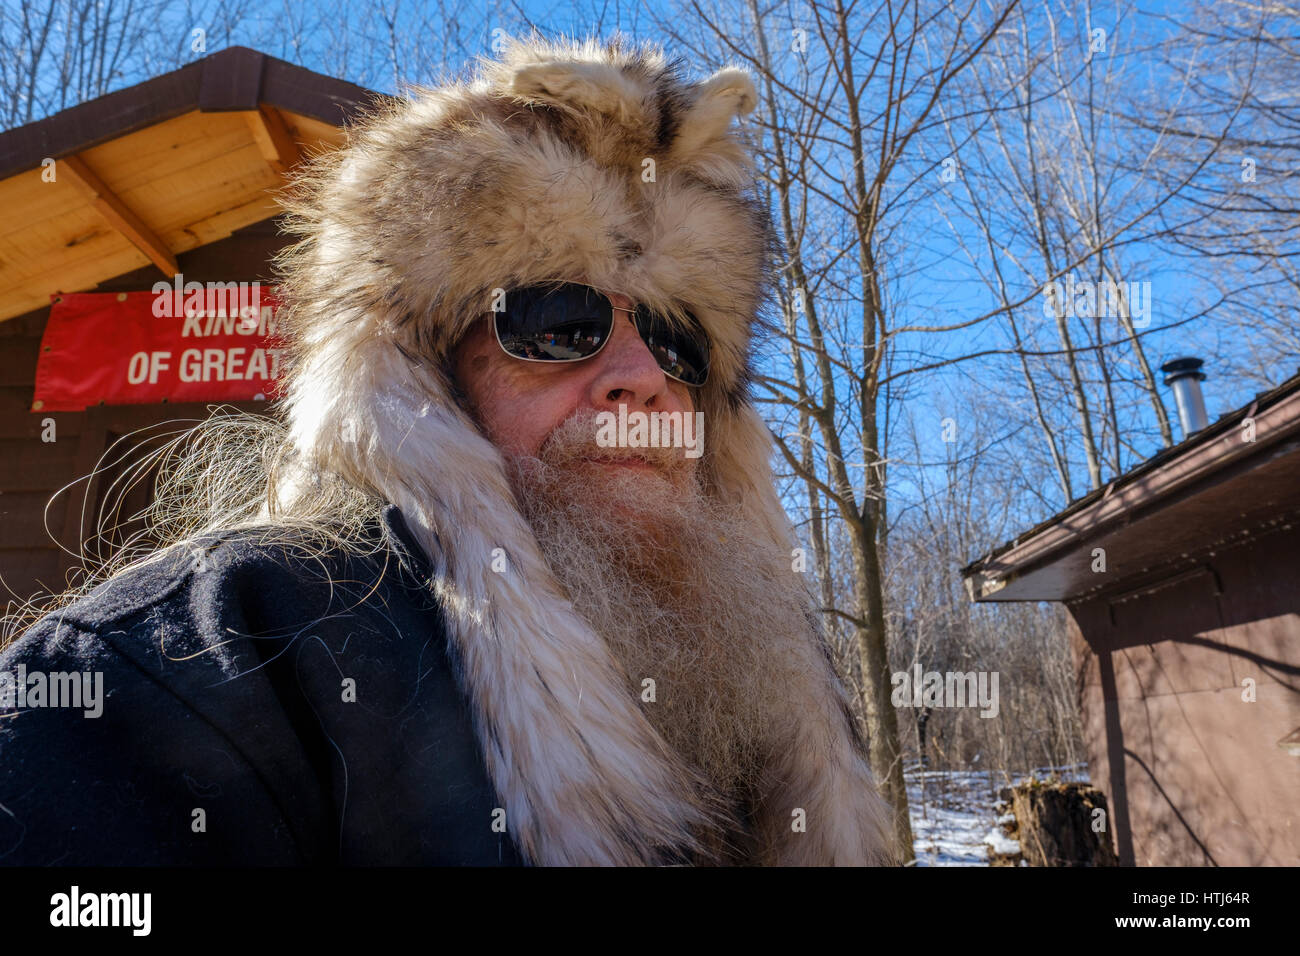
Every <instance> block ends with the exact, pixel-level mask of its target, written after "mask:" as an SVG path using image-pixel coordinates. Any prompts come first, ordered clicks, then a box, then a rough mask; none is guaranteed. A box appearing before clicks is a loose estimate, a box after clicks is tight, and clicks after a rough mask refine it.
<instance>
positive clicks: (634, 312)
mask: <svg viewBox="0 0 1300 956" xmlns="http://www.w3.org/2000/svg"><path fill="white" fill-rule="evenodd" d="M566 286H574V287H576V288H579V289H588V290H590V291H592V292H594V293H596V295H598V296H600V297H601V298H602V299H604V300H605V301H606V302H607V303H609V308H610V320H609V333H608V334H607V335H606V336H605V337H604V338H603V339H602V340H601V343H600V345H598V346H596V350H595V351H594V352H592V353H591V354H590V355H580V356H578V357H577V358H566V359H556V358H547V359H539V358H527V357H525V356H522V355H516V354H515V353H514V352H511V351H510V350H509V349H507V348H506V346H505V343H504V342H502V341H501V330H500V329H498V328H497V316H499V315H501V314H502V313H501V312H496V311H493V312H489V313H488V314H489V315H490V316H491V318H492V337H493V338H495V339H496V341H497V347H498V348H500V349H501V351H502V352H504V353H505V354H506V355H508V356H510V358H512V359H514V360H515V361H517V362H536V363H539V364H541V365H572V364H573V363H575V362H585V361H587V359H592V358H595V357H596V356H597V355H599V354H600V353H601V351H603V350H604V348H605V346H606V345H608V344H609V340H610V339H612V338H613V337H614V323H615V322H617V321H618V320H617V319H616V318H615V317H614V314H613V313H615V312H626V313H627V314H628V315H630V316H631V317H632V327H633V328H634V329H636V333H637V335H638V336H639V337H640V338H641V341H642V342H644V343H645V345H646V347H647V348H649V347H650V343H649V342H646V340H645V335H644V334H643V333H642V331H641V327H640V326H639V325H638V324H637V316H638V312H639V311H640V310H641V309H642V308H643V307H642V306H636V307H634V308H631V309H625V308H623V307H622V306H617V305H615V304H614V300H613V299H611V298H610V297H609V296H607V295H606V294H605V293H604V292H601V291H600V290H599V289H597V288H596V287H595V286H593V285H586V284H585V283H582V282H564V283H561V284H559V285H557V286H555V287H553V288H551V289H549V290H548V292H547V293H546V294H549V293H552V292H558V291H559V290H560V289H562V288H564V287H566ZM546 288H547V286H546V285H544V284H538V285H532V286H520V287H519V288H516V289H511V290H509V291H507V292H506V295H507V296H509V295H511V294H512V293H519V292H523V291H526V290H529V289H546ZM646 311H647V313H648V312H649V310H646ZM687 315H690V313H689V312H688V313H687ZM691 319H692V321H696V322H697V324H698V321H697V320H696V319H695V316H693V315H691ZM700 334H701V335H702V336H704V344H705V347H706V348H708V349H710V350H711V343H710V342H709V340H708V336H707V334H705V332H704V330H703V329H700ZM711 358H712V356H710V355H706V356H705V357H704V369H703V378H702V379H701V381H700V382H699V383H695V382H688V381H686V380H685V379H682V378H678V377H677V376H676V375H674V374H673V373H672V372H670V371H668V370H667V369H666V368H664V367H663V366H662V365H659V370H660V371H661V372H663V373H664V374H665V375H666V376H668V377H669V378H671V379H672V380H673V381H674V382H681V384H683V385H685V386H686V387H687V388H703V387H704V386H705V385H706V384H707V383H708V381H709V369H710V367H711V366H712V364H713V363H712V361H711ZM655 364H656V365H658V364H659V363H658V362H656V363H655Z"/></svg>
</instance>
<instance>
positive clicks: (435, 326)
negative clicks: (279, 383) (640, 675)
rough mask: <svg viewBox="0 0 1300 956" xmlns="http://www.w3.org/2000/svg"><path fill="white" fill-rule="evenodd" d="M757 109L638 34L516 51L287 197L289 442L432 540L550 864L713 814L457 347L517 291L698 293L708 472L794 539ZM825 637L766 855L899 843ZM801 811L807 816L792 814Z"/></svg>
mask: <svg viewBox="0 0 1300 956" xmlns="http://www.w3.org/2000/svg"><path fill="white" fill-rule="evenodd" d="M756 101H757V97H756V93H755V90H754V85H753V83H752V81H751V80H750V79H749V77H748V76H747V75H746V74H745V73H744V72H742V71H740V70H737V69H724V70H721V71H719V72H717V73H715V74H714V75H713V76H711V77H709V78H708V79H707V80H704V81H702V82H689V81H687V80H686V79H684V78H683V77H682V75H681V74H680V71H679V70H678V69H677V68H676V67H674V66H673V65H670V64H669V63H667V62H666V61H665V59H664V58H663V56H662V55H661V54H660V53H658V52H656V51H654V50H650V49H646V48H634V47H631V46H629V45H627V44H624V43H622V42H614V43H610V44H599V43H596V42H593V41H588V42H586V43H583V44H577V43H549V42H544V41H541V40H537V39H531V40H527V41H520V42H515V43H513V44H512V45H511V46H510V47H509V48H508V49H507V51H506V52H505V54H504V56H503V58H502V59H501V60H499V61H497V60H491V61H485V62H483V63H481V68H480V70H479V73H478V75H477V76H476V77H475V78H474V79H472V80H471V81H468V82H461V83H455V84H451V85H448V86H444V87H441V88H437V89H427V90H419V91H416V92H415V95H414V96H413V97H412V98H410V99H402V100H397V101H392V102H390V103H388V104H386V105H385V106H383V107H382V108H381V109H380V110H379V111H377V112H376V113H375V115H373V116H372V117H370V118H369V119H368V120H367V121H366V122H365V123H363V124H362V126H361V127H360V128H358V129H355V130H353V131H352V132H351V134H350V137H349V142H348V144H347V145H346V146H345V147H344V148H343V149H341V150H339V151H337V152H336V153H333V154H330V155H328V156H325V157H321V158H320V159H319V160H318V161H317V162H316V163H314V164H313V166H312V169H311V170H310V171H309V172H308V173H307V174H306V175H305V177H304V178H303V179H302V180H301V181H300V182H299V183H298V184H297V186H296V187H295V188H294V189H293V191H292V193H291V195H290V197H289V199H288V202H287V205H288V207H289V209H290V211H291V218H290V223H291V229H293V230H294V231H295V232H296V233H297V234H298V235H299V236H300V241H299V242H298V243H297V244H296V245H294V246H293V247H292V248H291V249H289V250H288V251H287V252H286V253H285V254H284V256H283V258H282V261H281V264H280V265H281V273H282V281H281V287H280V288H281V295H282V296H283V298H284V300H285V302H286V305H287V309H286V311H285V315H284V321H283V328H284V329H285V330H286V331H285V337H286V340H287V342H288V345H289V349H290V355H291V359H292V361H291V363H290V371H289V374H288V376H287V378H286V381H285V386H284V387H285V407H286V410H287V414H288V422H289V428H290V435H291V440H292V444H293V446H294V448H295V449H296V450H297V452H298V453H299V454H300V455H302V456H303V457H304V460H305V461H307V462H309V463H310V467H311V468H313V469H322V470H325V471H328V472H332V473H335V474H338V475H341V476H342V477H343V478H344V479H345V480H347V481H349V482H351V483H353V484H355V485H357V486H359V487H361V488H364V489H366V490H368V491H371V492H373V493H374V494H375V495H377V496H379V497H382V498H383V499H384V500H387V501H390V502H392V503H394V504H396V505H397V506H398V507H399V508H400V509H401V511H402V513H403V515H404V516H405V517H406V521H407V524H408V525H409V526H410V528H411V531H412V533H413V534H414V535H415V536H416V537H417V538H418V539H419V540H420V541H421V543H422V545H423V546H424V548H425V550H426V551H427V552H428V553H429V555H430V556H431V558H432V561H433V565H434V568H435V571H434V574H433V576H432V579H431V581H430V582H429V584H430V587H431V588H433V590H434V591H435V592H436V594H437V595H438V597H439V599H440V601H441V603H442V605H443V607H444V611H445V615H446V619H447V624H448V629H449V634H450V643H451V651H452V655H453V658H454V659H455V662H456V665H457V670H458V674H459V676H460V679H461V681H462V683H463V685H464V686H465V689H466V691H467V693H468V695H469V697H470V699H471V701H472V704H473V708H474V720H475V726H476V728H477V731H478V736H479V740H480V741H481V744H482V747H483V754H484V758H485V761H486V765H487V768H488V772H489V774H490V775H491V778H492V780H493V782H494V784H495V787H496V790H497V793H498V795H499V796H500V798H501V800H502V802H503V804H504V806H505V810H506V820H507V826H508V827H509V829H510V831H511V833H512V835H513V836H514V838H515V841H516V843H517V844H518V846H519V847H520V848H521V850H522V851H523V852H524V853H525V855H526V856H527V858H528V859H529V860H530V861H532V862H534V863H539V864H634V863H656V862H663V861H665V860H671V859H675V858H679V857H678V856H677V855H676V851H679V850H681V849H682V848H687V849H689V848H691V847H692V846H693V845H694V844H693V842H692V833H693V832H694V831H696V830H697V829H698V828H699V827H700V826H701V825H703V824H705V823H706V816H705V813H704V811H703V809H702V808H701V807H700V806H699V805H698V804H697V802H696V798H695V797H694V796H693V792H692V787H691V775H690V773H689V771H687V769H686V768H685V767H684V766H683V765H682V763H681V761H680V758H678V757H677V756H676V754H675V753H673V752H671V751H670V749H669V748H668V747H667V745H666V744H665V743H664V741H663V740H662V739H661V738H660V737H659V735H658V734H657V733H656V732H655V731H654V729H653V728H652V727H651V726H650V723H649V722H648V721H647V720H646V718H645V717H644V716H643V715H642V713H641V712H640V711H639V710H638V704H637V701H636V699H635V696H634V695H633V694H631V693H629V691H628V689H627V688H626V687H625V686H624V685H623V681H622V680H621V679H620V677H619V672H618V669H617V667H616V666H615V664H614V662H613V658H612V657H611V655H610V652H609V650H608V648H607V647H606V645H605V643H604V641H603V639H602V638H601V637H600V636H599V635H597V634H595V633H593V631H592V630H591V628H590V627H589V626H588V624H587V623H586V622H585V621H584V619H583V618H582V617H581V616H580V615H579V614H578V613H577V612H576V611H575V610H574V608H573V607H572V605H571V604H570V603H569V601H568V600H567V599H566V597H565V595H564V593H563V591H562V589H561V588H560V587H559V585H558V584H557V582H556V581H555V579H554V577H553V576H552V574H551V572H550V570H549V568H548V566H547V564H546V562H545V560H544V559H543V557H542V554H541V552H540V550H539V547H538V545H537V542H536V539H535V538H534V537H533V535H532V532H531V530H530V528H529V526H528V524H527V523H526V521H525V520H524V518H523V517H522V516H521V514H520V512H519V510H518V508H517V506H516V504H515V500H514V497H513V495H512V492H511V488H510V486H509V484H508V482H507V479H506V476H505V470H504V466H503V462H502V459H501V456H500V454H499V453H498V451H497V449H496V447H495V446H494V445H493V444H492V443H490V442H489V441H488V440H487V439H486V438H485V437H483V435H482V434H481V432H480V431H479V430H478V428H477V427H476V426H475V424H474V423H473V421H472V420H471V419H470V417H469V416H468V415H467V413H466V411H465V410H464V409H463V408H462V407H461V406H460V404H458V401H457V399H456V395H457V392H456V390H455V388H454V386H453V384H452V382H451V381H450V379H449V376H448V372H447V356H448V353H449V351H450V349H451V348H452V347H453V346H454V345H455V344H456V343H457V341H458V340H459V339H460V338H461V337H462V335H463V334H464V333H465V332H466V331H467V330H468V328H469V327H470V325H471V323H473V322H475V321H479V320H481V318H482V316H483V315H484V314H485V313H486V312H487V311H489V310H490V309H491V305H490V303H491V298H492V293H493V290H494V289H499V288H510V287H512V286H518V285H527V284H532V283H536V282H541V281H547V280H557V279H559V280H564V279H573V278H574V277H578V276H581V277H583V280H584V281H586V282H588V283H590V284H592V285H595V286H598V287H600V288H605V289H611V290H617V291H618V292H621V293H623V294H625V295H627V296H629V297H631V298H632V299H633V300H635V301H638V302H641V303H645V304H647V305H649V306H651V307H655V308H658V309H661V310H664V311H668V312H670V313H672V314H680V310H682V309H688V310H689V311H690V312H692V313H693V314H694V315H695V316H696V317H697V318H698V319H699V320H700V322H701V323H702V325H703V326H704V328H705V330H706V331H707V333H708V335H709V337H710V339H711V343H712V353H713V354H712V359H711V369H710V377H709V380H708V383H707V384H706V385H705V386H704V388H703V389H702V390H701V394H700V395H699V396H698V401H699V404H698V406H697V407H698V408H699V409H700V410H702V411H704V413H705V415H706V418H707V421H708V422H709V434H710V444H709V447H708V449H707V451H706V454H705V456H704V458H703V459H701V471H702V472H703V475H704V480H705V484H706V487H707V488H708V490H709V491H710V493H712V494H715V495H719V496H721V497H723V498H725V499H727V500H729V501H733V502H736V503H738V504H739V505H740V506H741V507H743V509H744V510H745V512H746V514H747V517H748V518H749V520H751V521H752V522H754V524H755V525H756V526H757V527H759V528H761V529H763V532H764V534H765V535H767V536H768V537H770V540H771V541H772V543H773V547H774V548H781V549H783V550H784V551H785V552H786V553H789V549H790V548H791V546H792V540H791V539H792V535H791V529H790V526H789V522H788V519H787V517H786V515H785V513H784V511H783V510H782V508H781V506H780V502H779V501H778V498H777V495H776V491H775V488H774V485H773V480H772V473H771V466H770V462H769V458H770V455H771V453H772V444H771V439H770V436H769V435H768V432H767V430H766V428H765V426H764V425H763V423H762V421H761V420H760V418H759V416H758V414H757V412H756V411H755V408H754V406H753V403H752V400H751V398H750V396H749V389H748V372H747V369H748V366H749V362H750V357H751V336H752V334H753V330H754V329H755V326H756V323H757V321H758V314H759V311H760V307H761V304H762V302H763V301H764V297H765V295H766V294H767V290H768V283H769V281H770V261H771V260H770V250H771V248H772V245H771V236H772V231H771V228H770V225H769V220H768V217H767V215H766V213H765V212H764V210H763V208H762V206H761V204H759V203H758V202H756V201H755V199H754V196H753V194H752V188H753V178H752V177H753V170H752V164H751V159H750V154H749V150H748V149H747V147H746V144H745V142H744V141H743V139H742V138H741V136H740V135H739V134H738V133H737V132H736V131H735V130H734V129H733V128H732V127H733V124H732V121H733V120H734V119H735V118H736V117H738V116H743V115H744V114H746V113H748V112H750V111H751V110H752V109H753V108H754V106H755V104H756ZM498 548H500V549H503V551H504V554H505V555H506V557H507V560H508V563H509V569H508V571H507V572H506V573H497V572H495V571H494V570H493V569H492V565H493V555H494V550H495V549H498ZM496 553H497V554H500V552H496ZM807 653H808V654H809V657H810V660H811V659H815V663H814V666H815V667H817V668H819V670H818V671H817V673H819V674H822V675H823V676H824V680H823V681H822V685H819V687H818V689H817V692H816V693H815V694H813V695H812V697H813V698H814V699H810V700H807V701H802V702H800V703H801V706H800V707H799V708H797V710H798V711H799V713H800V714H801V715H802V716H800V717H799V720H800V722H801V724H800V728H799V734H797V735H796V739H798V741H799V744H800V745H799V746H797V747H793V748H790V749H791V751H792V752H789V753H784V754H781V755H778V758H779V759H780V760H781V761H783V764H782V766H780V767H777V768H775V778H776V779H777V780H778V784H777V786H776V787H775V788H774V789H773V790H772V791H771V792H769V793H767V794H765V796H764V800H763V809H762V812H761V813H760V818H761V819H759V820H758V827H759V830H760V835H761V837H762V838H763V839H764V841H765V843H766V845H767V846H769V847H770V848H771V849H770V851H769V860H770V862H777V863H793V864H807V863H814V864H815V863H849V864H854V863H869V862H879V861H881V860H882V859H883V858H884V854H885V850H884V846H885V843H886V838H885V836H884V832H885V825H884V823H883V821H884V819H885V814H884V811H883V806H882V803H881V801H880V799H879V797H878V796H877V795H876V793H875V790H874V787H873V784H872V781H871V777H870V774H869V772H868V770H867V767H866V762H865V759H864V757H863V752H862V745H861V742H860V740H859V739H858V737H857V732H856V730H855V728H854V727H853V724H852V718H851V717H850V715H849V713H848V710H847V707H846V706H845V703H844V699H843V695H842V691H841V689H840V688H839V685H838V682H837V681H836V679H835V677H834V674H833V671H832V669H831V667H830V665H829V659H828V657H827V655H826V652H825V648H824V647H822V646H818V644H817V643H816V642H815V641H813V640H811V639H810V640H809V642H808V647H807ZM797 808H801V809H803V810H804V812H805V814H806V817H807V820H808V821H809V822H808V825H807V832H800V833H794V832H792V828H791V825H790V823H791V814H792V813H793V812H794V811H795V810H796V809H797ZM487 823H488V821H484V825H487Z"/></svg>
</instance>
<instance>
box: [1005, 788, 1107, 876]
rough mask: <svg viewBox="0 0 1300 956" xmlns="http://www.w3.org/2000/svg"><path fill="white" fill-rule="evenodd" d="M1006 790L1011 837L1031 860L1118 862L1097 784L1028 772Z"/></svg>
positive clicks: (1093, 863)
mask: <svg viewBox="0 0 1300 956" xmlns="http://www.w3.org/2000/svg"><path fill="white" fill-rule="evenodd" d="M1004 793H1007V792H1006V791H1004ZM1007 795H1008V796H1009V797H1010V803H1011V811H1012V813H1014V814H1015V818H1016V823H1015V826H1016V832H1015V838H1016V840H1017V841H1019V843H1020V853H1021V856H1022V857H1023V859H1024V860H1025V862H1026V863H1028V864H1029V865H1030V866H1118V865H1119V859H1118V857H1117V856H1116V855H1115V849H1114V842H1113V841H1112V840H1111V836H1110V831H1111V825H1110V810H1109V808H1108V806H1107V804H1106V797H1105V795H1104V794H1103V793H1102V792H1101V791H1100V790H1097V789H1096V788H1094V787H1092V786H1090V785H1088V784H1086V783H1044V782H1042V781H1040V780H1035V779H1033V778H1031V779H1029V780H1027V781H1025V782H1023V783H1019V784H1017V785H1016V786H1014V787H1012V788H1011V790H1010V792H1009V794H1007Z"/></svg>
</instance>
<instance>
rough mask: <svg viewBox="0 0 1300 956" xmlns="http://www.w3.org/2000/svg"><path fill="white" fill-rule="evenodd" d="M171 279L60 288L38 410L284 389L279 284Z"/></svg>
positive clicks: (39, 370) (269, 394)
mask: <svg viewBox="0 0 1300 956" xmlns="http://www.w3.org/2000/svg"><path fill="white" fill-rule="evenodd" d="M162 287H163V283H159V285H158V286H155V290H157V291H153V292H78V293H75V294H72V295H56V296H51V297H50V298H51V301H52V303H53V304H52V305H51V306H50V318H49V322H48V323H47V324H46V326H45V337H44V338H43V339H42V340H41V353H40V358H39V359H38V361H37V364H36V395H35V400H34V401H33V402H32V411H34V412H40V411H46V412H78V411H81V410H82V409H84V408H86V407H87V406H89V405H98V404H100V403H103V404H106V405H141V404H151V403H154V402H162V401H168V402H206V401H214V400H215V401H259V400H267V401H269V400H270V399H272V398H275V397H276V388H277V385H278V382H277V379H278V378H279V376H280V375H281V374H282V373H283V370H282V368H281V363H282V361H283V355H284V352H283V348H282V343H281V342H280V341H279V340H278V339H277V337H276V331H277V322H276V310H277V303H276V301H275V298H274V294H273V292H272V291H270V290H269V289H266V288H261V287H259V286H257V284H256V283H240V284H238V285H236V284H235V283H208V284H207V285H206V286H200V284H199V283H196V282H191V283H189V284H188V285H186V286H185V287H183V288H182V287H181V285H180V282H179V280H178V282H177V283H176V286H175V289H174V290H173V287H171V286H167V287H166V291H161V290H162Z"/></svg>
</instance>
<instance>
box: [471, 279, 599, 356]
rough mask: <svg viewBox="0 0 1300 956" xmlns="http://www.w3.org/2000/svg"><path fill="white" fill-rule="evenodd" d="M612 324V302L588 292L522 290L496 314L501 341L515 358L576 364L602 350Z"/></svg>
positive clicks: (566, 287) (565, 288)
mask: <svg viewBox="0 0 1300 956" xmlns="http://www.w3.org/2000/svg"><path fill="white" fill-rule="evenodd" d="M613 319H614V312H613V308H612V306H611V304H610V301H609V300H608V299H607V298H605V297H604V296H603V295H601V294H600V293H599V292H597V291H596V290H595V289H591V288H588V287H586V286H575V285H563V286H560V287H559V288H556V289H531V288H530V289H519V290H517V291H513V292H508V293H507V294H506V302H505V310H504V311H501V312H498V313H496V327H497V338H498V339H500V341H501V347H502V348H503V349H505V350H506V352H508V353H509V354H510V355H513V356H515V358H521V359H532V360H534V361H542V362H546V361H551V362H572V361H574V360H575V359H583V358H587V357H588V356H590V355H594V354H596V352H598V351H599V350H600V347H601V346H602V345H604V344H605V339H606V338H608V336H609V334H610V331H611V329H612V326H613Z"/></svg>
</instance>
